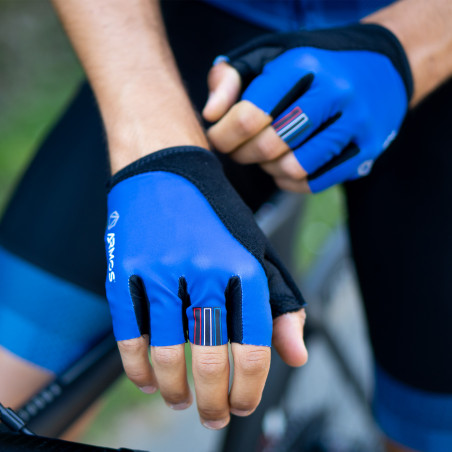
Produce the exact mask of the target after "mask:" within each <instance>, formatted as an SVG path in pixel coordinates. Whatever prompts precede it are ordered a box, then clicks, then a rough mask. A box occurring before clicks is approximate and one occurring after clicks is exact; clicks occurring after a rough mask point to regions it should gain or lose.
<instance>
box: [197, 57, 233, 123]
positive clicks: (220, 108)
mask: <svg viewBox="0 0 452 452" xmlns="http://www.w3.org/2000/svg"><path fill="white" fill-rule="evenodd" d="M207 85H208V87H209V98H208V99H207V103H206V105H205V107H204V110H203V112H202V115H203V117H204V119H206V120H207V121H210V122H214V121H218V120H219V119H220V118H221V117H222V116H223V115H224V114H225V113H226V112H227V111H228V110H229V108H230V107H231V106H232V105H233V104H234V103H235V102H236V100H237V99H238V97H239V94H240V89H241V85H242V84H241V80H240V75H239V73H238V72H237V71H236V70H235V69H234V68H233V67H232V66H230V65H229V64H227V63H224V62H222V63H219V64H216V65H215V66H213V67H212V69H210V71H209V75H208V77H207Z"/></svg>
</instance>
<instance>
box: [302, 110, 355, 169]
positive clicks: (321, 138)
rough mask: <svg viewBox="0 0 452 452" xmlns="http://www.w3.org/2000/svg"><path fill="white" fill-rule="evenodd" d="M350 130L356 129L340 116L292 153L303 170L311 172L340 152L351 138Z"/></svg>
mask: <svg viewBox="0 0 452 452" xmlns="http://www.w3.org/2000/svg"><path fill="white" fill-rule="evenodd" d="M351 130H353V131H356V128H353V129H351V127H350V123H349V122H348V121H347V120H346V118H345V117H342V118H340V119H339V120H337V121H335V122H334V123H333V124H331V125H330V126H328V127H327V128H326V129H325V130H323V131H322V132H320V133H318V134H317V135H315V136H313V137H311V138H310V139H309V140H308V141H306V142H305V143H304V144H303V145H302V146H300V147H299V148H297V149H295V150H294V155H295V157H296V159H297V160H298V162H299V163H300V165H301V166H302V167H303V168H304V169H305V171H306V172H307V173H308V174H312V173H314V172H315V171H316V170H318V169H319V168H320V167H321V166H323V165H325V164H326V163H327V162H329V161H330V160H331V159H333V158H334V157H336V156H338V155H339V154H341V152H342V150H343V149H344V148H345V147H346V146H347V145H348V143H349V142H350V140H351V138H352V135H351Z"/></svg>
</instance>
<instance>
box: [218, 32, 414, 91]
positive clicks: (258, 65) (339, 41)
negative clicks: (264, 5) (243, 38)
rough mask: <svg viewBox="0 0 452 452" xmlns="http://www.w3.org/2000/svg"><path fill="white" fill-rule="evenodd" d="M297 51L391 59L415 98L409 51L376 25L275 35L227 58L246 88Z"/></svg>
mask: <svg viewBox="0 0 452 452" xmlns="http://www.w3.org/2000/svg"><path fill="white" fill-rule="evenodd" d="M294 47H315V48H319V49H325V50H367V51H371V52H378V53H381V54H382V55H385V56H387V57H388V58H389V59H390V60H391V62H392V64H393V65H394V67H395V68H396V69H397V71H398V72H399V73H400V76H401V77H402V80H403V82H404V85H405V89H406V92H407V97H408V99H411V96H412V94H413V78H412V75H411V70H410V65H409V62H408V58H407V56H406V54H405V51H404V49H403V47H402V45H401V44H400V42H399V40H398V39H397V38H396V36H395V35H394V34H393V33H392V32H391V31H389V30H388V29H387V28H385V27H382V26H381V25H376V24H355V25H349V26H346V27H340V28H329V29H325V30H311V31H306V30H300V31H293V32H290V33H273V34H269V35H266V36H262V37H260V38H257V39H255V40H253V41H251V42H249V43H247V44H245V45H243V46H241V47H239V48H238V49H236V50H233V51H232V52H229V53H227V54H226V56H227V57H228V58H229V62H230V64H231V65H232V66H233V67H235V68H236V69H237V70H238V72H239V73H240V75H241V77H242V82H243V85H244V87H246V86H247V85H249V83H250V82H251V81H252V80H253V78H255V77H256V76H257V75H258V74H260V73H261V72H262V68H263V67H264V66H265V64H267V63H269V62H270V61H271V60H273V59H275V58H276V57H277V56H279V55H281V53H283V52H285V51H286V50H288V49H292V48H294Z"/></svg>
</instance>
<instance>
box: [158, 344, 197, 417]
mask: <svg viewBox="0 0 452 452" xmlns="http://www.w3.org/2000/svg"><path fill="white" fill-rule="evenodd" d="M151 359H152V364H153V366H154V372H155V376H156V377H157V381H158V384H159V388H160V393H161V394H162V397H163V399H164V400H165V402H166V403H167V405H168V406H169V407H170V408H173V409H175V410H183V409H185V408H188V407H189V406H190V405H191V403H192V400H193V399H192V396H191V392H190V388H189V386H188V382H187V367H186V365H185V344H178V345H171V346H167V347H151Z"/></svg>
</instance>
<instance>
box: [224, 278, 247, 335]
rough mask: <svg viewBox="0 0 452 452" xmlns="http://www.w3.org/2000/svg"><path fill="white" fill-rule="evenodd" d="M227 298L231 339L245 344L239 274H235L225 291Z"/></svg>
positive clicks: (227, 318) (227, 317)
mask: <svg viewBox="0 0 452 452" xmlns="http://www.w3.org/2000/svg"><path fill="white" fill-rule="evenodd" d="M224 297H225V300H226V313H227V316H226V321H227V326H228V334H229V340H230V341H231V343H232V342H236V343H238V344H243V321H242V299H243V296H242V283H241V281H240V278H239V277H238V276H233V277H232V278H231V279H230V280H229V282H228V285H227V287H226V290H225V291H224Z"/></svg>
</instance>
